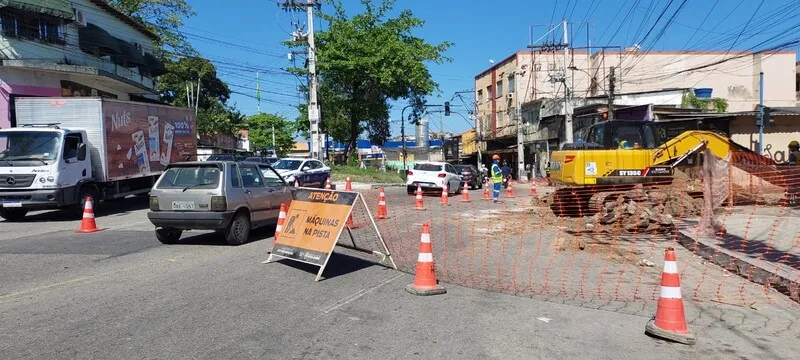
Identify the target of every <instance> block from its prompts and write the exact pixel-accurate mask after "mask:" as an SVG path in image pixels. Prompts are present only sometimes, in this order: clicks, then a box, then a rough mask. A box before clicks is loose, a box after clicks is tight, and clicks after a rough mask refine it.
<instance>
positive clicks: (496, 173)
mask: <svg viewBox="0 0 800 360" xmlns="http://www.w3.org/2000/svg"><path fill="white" fill-rule="evenodd" d="M492 186H493V187H492V199H493V200H494V202H497V201H499V200H500V187H502V186H503V171H502V170H500V155H497V154H494V155H493V156H492Z"/></svg>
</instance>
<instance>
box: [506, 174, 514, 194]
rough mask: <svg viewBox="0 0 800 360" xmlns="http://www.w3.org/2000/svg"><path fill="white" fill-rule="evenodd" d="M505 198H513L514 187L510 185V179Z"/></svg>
mask: <svg viewBox="0 0 800 360" xmlns="http://www.w3.org/2000/svg"><path fill="white" fill-rule="evenodd" d="M506 197H508V198H513V197H514V186H513V185H511V179H508V188H507V189H506Z"/></svg>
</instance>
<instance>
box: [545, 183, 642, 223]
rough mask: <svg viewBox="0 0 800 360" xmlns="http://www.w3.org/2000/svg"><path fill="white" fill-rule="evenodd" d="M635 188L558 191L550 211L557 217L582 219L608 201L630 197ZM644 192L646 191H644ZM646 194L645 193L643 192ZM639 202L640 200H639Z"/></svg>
mask: <svg viewBox="0 0 800 360" xmlns="http://www.w3.org/2000/svg"><path fill="white" fill-rule="evenodd" d="M633 188H634V186H626V187H624V188H614V189H613V190H611V191H608V189H607V188H606V189H600V188H595V187H565V188H561V189H557V190H556V191H555V193H554V194H553V202H552V203H551V204H550V209H551V210H552V211H553V213H555V214H556V215H557V216H562V217H582V216H592V215H594V214H596V213H598V212H600V210H601V209H603V206H605V203H606V202H608V201H616V200H617V198H618V197H619V196H625V197H628V196H630V194H631V189H633ZM642 190H644V189H642ZM642 194H644V191H642ZM637 200H638V199H637Z"/></svg>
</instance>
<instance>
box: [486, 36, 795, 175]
mask: <svg viewBox="0 0 800 360" xmlns="http://www.w3.org/2000/svg"><path fill="white" fill-rule="evenodd" d="M612 67H613V68H614V77H613V78H614V79H615V81H614V93H615V102H614V104H615V105H622V104H623V103H624V105H644V103H641V104H640V103H639V102H641V101H649V102H648V103H654V104H656V105H667V106H675V107H680V106H681V104H682V96H683V95H684V93H685V92H686V91H691V89H696V88H709V89H711V90H712V96H714V97H719V98H723V99H725V100H726V101H727V103H728V109H727V110H728V111H729V112H739V111H752V110H753V109H755V107H756V105H757V104H758V101H759V73H760V72H763V73H764V104H765V105H766V106H773V107H786V106H795V105H796V104H797V100H796V98H797V97H796V96H797V95H796V91H800V90H798V89H800V85H797V84H798V83H800V82H798V81H797V80H796V78H797V73H798V71H797V63H796V62H795V52H794V51H777V52H769V53H752V52H696V51H681V52H674V51H661V52H659V51H650V52H640V51H637V50H635V49H632V50H626V51H621V52H620V51H616V52H609V51H598V52H593V53H592V54H591V55H590V54H589V53H587V52H580V51H574V52H569V53H568V55H567V56H566V57H565V55H564V53H563V51H548V52H540V51H530V50H525V51H519V52H517V53H515V54H513V55H511V56H509V57H508V58H506V59H503V60H502V61H500V62H497V63H496V64H493V65H492V67H490V68H489V69H486V70H484V71H483V72H481V73H480V74H478V75H477V76H476V77H475V99H476V116H477V120H478V121H477V124H476V125H477V126H476V127H477V130H478V136H479V139H480V140H481V142H480V148H481V150H483V151H486V152H489V153H497V154H501V156H503V157H504V159H505V160H507V161H509V162H510V163H516V162H517V160H516V159H517V156H516V153H517V149H516V146H515V145H516V144H517V124H518V121H517V119H518V118H519V117H521V120H522V124H523V128H522V130H521V131H520V133H521V134H522V139H523V142H524V143H525V157H526V158H525V162H526V163H530V162H532V161H533V162H540V161H536V158H537V157H542V156H546V154H547V151H548V150H553V149H554V148H556V147H558V146H559V145H560V144H561V143H563V141H564V138H565V136H564V135H565V131H566V129H564V128H563V126H562V124H563V119H564V113H565V106H566V105H567V104H568V105H569V108H570V109H574V108H575V107H579V106H582V105H587V104H592V103H598V102H603V103H605V102H607V94H608V90H609V87H610V83H609V80H610V79H611V78H612V77H611V68H612ZM565 85H566V88H568V89H569V90H570V92H569V97H568V98H565V91H564V89H565ZM626 94H627V95H626ZM565 99H568V100H569V102H567V101H565ZM517 109H520V111H517ZM573 126H576V124H573ZM572 130H573V131H574V130H575V129H574V128H573V129H572ZM540 163H541V162H540Z"/></svg>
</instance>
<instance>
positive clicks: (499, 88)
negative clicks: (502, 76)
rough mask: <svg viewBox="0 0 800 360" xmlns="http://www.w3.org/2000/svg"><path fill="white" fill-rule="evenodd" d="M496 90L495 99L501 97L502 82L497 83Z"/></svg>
mask: <svg viewBox="0 0 800 360" xmlns="http://www.w3.org/2000/svg"><path fill="white" fill-rule="evenodd" d="M496 88H497V94H496V96H497V97H501V96H503V80H500V81H498V82H497V86H496Z"/></svg>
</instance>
